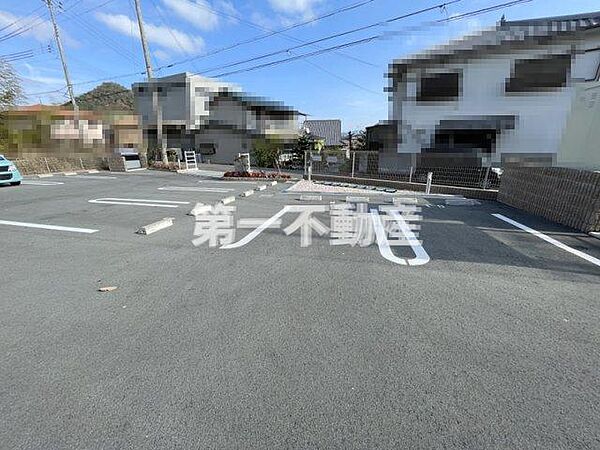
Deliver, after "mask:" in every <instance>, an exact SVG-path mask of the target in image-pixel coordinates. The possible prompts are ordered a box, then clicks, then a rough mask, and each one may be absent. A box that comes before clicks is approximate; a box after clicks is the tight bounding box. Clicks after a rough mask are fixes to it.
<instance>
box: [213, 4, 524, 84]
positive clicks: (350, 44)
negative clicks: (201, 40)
mask: <svg viewBox="0 0 600 450" xmlns="http://www.w3.org/2000/svg"><path fill="white" fill-rule="evenodd" d="M531 1H533V0H513V1H510V2H506V3H502V4H499V5H494V6H490V7H487V8H482V9H479V10H475V11H470V12H468V13H464V14H459V15H457V16H454V17H449V18H445V19H440V20H437V21H435V22H434V23H443V22H450V21H455V20H460V19H464V18H467V17H472V16H475V15H479V14H484V13H486V12H490V11H495V10H497V9H501V8H505V7H510V6H514V5H517V4H520V3H528V2H531ZM403 33H406V31H405V30H404V31H396V32H388V33H383V34H377V35H373V36H369V37H367V38H363V39H358V40H356V41H351V42H346V43H344V44H340V45H335V46H332V47H328V48H324V49H321V50H316V51H314V52H310V53H303V54H301V55H297V56H292V57H290V58H285V59H280V60H277V61H271V62H268V63H264V64H259V65H256V66H251V67H248V68H244V69H239V70H234V71H231V72H224V73H220V74H217V75H214V77H215V78H219V77H224V76H228V75H234V74H237V73H242V72H250V71H253V70H257V69H262V68H265V67H271V66H276V65H279V64H283V63H286V62H291V61H296V60H298V59H302V58H310V57H312V56H317V55H321V54H323V53H328V52H331V51H335V50H338V49H343V48H348V47H354V46H356V45H361V44H366V43H368V42H372V41H374V40H378V39H381V38H383V37H386V36H393V35H397V34H403ZM254 59H259V58H254ZM233 65H238V64H237V63H233V64H232V65H231V66H233ZM225 67H228V66H223V68H225Z"/></svg>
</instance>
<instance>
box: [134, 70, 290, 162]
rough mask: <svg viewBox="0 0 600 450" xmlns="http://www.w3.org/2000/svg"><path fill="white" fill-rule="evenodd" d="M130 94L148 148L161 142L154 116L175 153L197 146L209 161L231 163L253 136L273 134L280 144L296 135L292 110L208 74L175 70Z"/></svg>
mask: <svg viewBox="0 0 600 450" xmlns="http://www.w3.org/2000/svg"><path fill="white" fill-rule="evenodd" d="M133 93H134V96H135V105H136V110H137V112H138V114H140V116H141V119H142V126H143V129H144V135H145V137H146V139H147V142H148V148H158V147H159V146H160V145H159V143H158V142H157V125H156V124H157V118H158V117H157V115H158V114H162V119H161V121H162V130H163V137H164V138H165V139H166V146H167V148H173V149H177V150H178V152H179V153H180V154H181V151H182V150H196V151H197V152H198V153H200V154H202V155H204V158H205V159H209V160H210V161H211V162H221V163H232V162H233V159H234V157H235V156H237V154H238V153H241V152H250V151H251V150H252V144H253V142H254V140H255V139H259V138H273V139H277V140H278V141H281V142H282V143H283V144H284V145H285V143H286V142H290V141H292V140H293V139H294V138H295V137H297V135H298V115H299V113H298V112H297V111H295V110H294V109H292V108H290V107H287V106H284V105H283V104H282V103H278V102H270V101H266V100H263V99H260V98H257V97H250V96H248V95H246V94H244V93H243V92H242V91H241V89H240V88H239V87H237V86H235V85H232V84H229V83H223V82H220V81H218V80H214V79H211V78H205V77H201V76H199V75H193V74H190V73H187V72H186V73H180V74H176V75H171V76H167V77H162V78H155V79H153V80H151V81H147V82H143V83H135V84H134V85H133ZM153 102H155V103H156V105H153ZM159 119H160V118H159Z"/></svg>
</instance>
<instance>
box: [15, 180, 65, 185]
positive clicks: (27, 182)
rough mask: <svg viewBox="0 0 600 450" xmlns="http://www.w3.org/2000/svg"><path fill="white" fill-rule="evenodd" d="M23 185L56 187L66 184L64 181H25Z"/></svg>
mask: <svg viewBox="0 0 600 450" xmlns="http://www.w3.org/2000/svg"><path fill="white" fill-rule="evenodd" d="M22 184H27V185H31V186H56V185H57V184H65V183H63V182H62V181H29V180H23V181H22Z"/></svg>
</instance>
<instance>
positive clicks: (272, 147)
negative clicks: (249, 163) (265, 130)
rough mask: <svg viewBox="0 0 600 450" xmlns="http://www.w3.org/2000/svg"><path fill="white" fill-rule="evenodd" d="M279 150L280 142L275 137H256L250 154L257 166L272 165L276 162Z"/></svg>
mask: <svg viewBox="0 0 600 450" xmlns="http://www.w3.org/2000/svg"><path fill="white" fill-rule="evenodd" d="M280 152H281V143H280V142H279V141H277V140H275V139H266V138H263V139H257V140H255V141H254V144H253V148H252V156H253V158H254V164H256V165H257V166H258V167H273V166H275V165H276V164H277V160H278V159H279V154H280Z"/></svg>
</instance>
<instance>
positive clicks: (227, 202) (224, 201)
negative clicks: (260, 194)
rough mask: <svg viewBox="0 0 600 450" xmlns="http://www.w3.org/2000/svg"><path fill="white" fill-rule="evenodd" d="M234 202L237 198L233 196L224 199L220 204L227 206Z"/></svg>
mask: <svg viewBox="0 0 600 450" xmlns="http://www.w3.org/2000/svg"><path fill="white" fill-rule="evenodd" d="M265 187H266V186H265ZM233 202H235V197H234V196H233V195H232V196H231V197H225V198H224V199H221V201H220V202H219V203H221V204H222V205H227V204H229V203H233Z"/></svg>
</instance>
